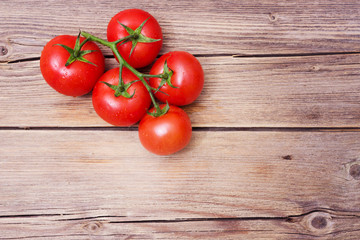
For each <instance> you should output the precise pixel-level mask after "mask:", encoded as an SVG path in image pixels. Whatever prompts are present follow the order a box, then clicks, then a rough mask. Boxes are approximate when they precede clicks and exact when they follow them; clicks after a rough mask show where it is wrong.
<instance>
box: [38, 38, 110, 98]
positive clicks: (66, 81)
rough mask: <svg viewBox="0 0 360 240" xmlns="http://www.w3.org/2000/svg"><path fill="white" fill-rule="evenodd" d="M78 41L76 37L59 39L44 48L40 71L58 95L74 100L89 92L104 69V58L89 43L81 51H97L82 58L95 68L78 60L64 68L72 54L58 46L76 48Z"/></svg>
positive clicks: (53, 40)
mask: <svg viewBox="0 0 360 240" xmlns="http://www.w3.org/2000/svg"><path fill="white" fill-rule="evenodd" d="M76 39H77V37H76V36H69V35H61V36H57V37H55V38H53V39H52V40H50V41H49V42H48V43H47V44H46V45H45V47H44V49H43V51H42V53H41V57H40V69H41V73H42V75H43V77H44V79H45V80H46V82H47V83H48V84H49V85H50V86H51V87H52V88H54V89H55V90H56V91H58V92H59V93H62V94H64V95H68V96H74V97H76V96H81V95H84V94H86V93H88V92H90V91H91V89H92V88H93V87H94V85H95V83H96V81H97V80H98V78H99V77H100V76H101V75H102V74H103V73H104V66H105V61H104V56H103V54H102V53H101V50H100V49H99V47H98V46H97V45H96V44H95V43H94V42H86V43H85V45H83V46H82V48H81V50H82V51H87V50H96V51H94V52H91V53H88V54H85V55H83V58H85V59H86V60H87V61H90V62H91V63H93V64H91V63H87V62H82V61H78V60H76V61H74V62H73V63H71V64H70V65H68V66H65V64H66V62H67V60H68V59H69V57H70V53H69V52H68V51H67V50H66V49H65V48H64V47H62V46H59V45H55V44H63V45H65V46H67V47H70V48H74V46H75V43H76ZM84 40H85V38H83V37H81V38H80V42H82V41H84ZM94 64H95V65H94Z"/></svg>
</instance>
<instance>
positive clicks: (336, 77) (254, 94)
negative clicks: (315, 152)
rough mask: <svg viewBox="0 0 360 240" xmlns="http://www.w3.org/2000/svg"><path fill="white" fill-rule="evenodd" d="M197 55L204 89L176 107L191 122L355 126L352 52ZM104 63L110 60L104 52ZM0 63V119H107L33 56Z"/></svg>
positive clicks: (23, 123)
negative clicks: (51, 80) (61, 90)
mask: <svg viewBox="0 0 360 240" xmlns="http://www.w3.org/2000/svg"><path fill="white" fill-rule="evenodd" d="M198 59H199V60H200V62H201V64H202V65H203V68H204V71H205V86H204V90H203V92H202V94H201V96H200V97H199V99H198V100H197V101H196V102H195V103H193V104H191V105H190V106H187V107H185V108H184V109H185V110H186V111H187V112H188V113H189V114H190V118H191V120H192V122H193V125H194V126H197V127H359V126H360V125H359V123H360V121H359V120H360V111H359V109H360V95H359V92H360V82H359V78H360V61H359V60H360V54H351V55H326V56H298V57H271V58H268V57H266V58H241V57H199V58H198ZM107 67H108V69H110V68H113V67H116V61H115V60H114V59H112V58H111V59H107ZM0 69H1V75H0V88H1V96H0V106H1V108H0V126H3V127H44V126H52V127H73V126H86V127H91V126H110V125H109V124H107V123H105V122H104V121H103V120H102V119H100V118H99V117H98V116H97V115H96V113H95V111H94V110H93V107H92V103H91V94H89V95H86V96H84V97H79V98H73V97H67V96H63V95H61V94H58V93H57V92H55V91H54V90H53V89H51V88H50V87H49V86H48V85H47V84H46V83H45V81H44V79H43V77H42V76H41V73H40V70H39V61H27V62H19V63H7V64H6V63H4V64H0ZM15 70H16V71H15ZM145 71H146V70H145ZM20 115H21V116H20Z"/></svg>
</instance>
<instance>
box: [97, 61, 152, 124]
mask: <svg viewBox="0 0 360 240" xmlns="http://www.w3.org/2000/svg"><path fill="white" fill-rule="evenodd" d="M122 77H123V81H124V83H125V84H127V83H129V82H131V81H135V80H137V79H138V78H137V77H136V76H135V75H134V74H133V73H132V72H131V71H130V70H129V69H127V68H125V67H124V68H123V70H122ZM101 81H103V82H107V83H109V84H112V85H118V83H119V68H114V69H111V70H109V71H107V72H106V73H104V75H102V76H101V78H100V79H99V81H98V82H97V83H96V85H95V87H94V89H93V93H92V102H93V106H94V109H95V111H96V113H97V114H98V115H99V116H100V117H101V118H102V119H103V120H105V121H106V122H108V123H110V124H112V125H115V126H122V127H125V126H131V125H133V124H135V123H137V122H138V121H139V120H140V119H141V118H142V117H143V116H144V115H145V113H146V111H147V109H148V108H149V107H150V104H151V98H150V95H149V92H148V91H147V90H146V88H145V86H144V85H143V84H142V83H141V82H135V83H133V84H132V85H131V86H130V87H129V88H128V90H127V92H128V93H129V94H130V95H132V94H133V93H134V91H135V94H134V96H132V97H131V98H125V97H123V96H119V97H116V96H115V91H114V90H113V89H111V88H110V87H109V86H107V85H105V84H104V83H103V82H101Z"/></svg>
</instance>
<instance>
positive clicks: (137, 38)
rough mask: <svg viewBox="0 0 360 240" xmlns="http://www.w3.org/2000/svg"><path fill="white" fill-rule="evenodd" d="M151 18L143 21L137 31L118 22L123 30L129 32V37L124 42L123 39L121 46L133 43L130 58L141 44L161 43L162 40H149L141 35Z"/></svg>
mask: <svg viewBox="0 0 360 240" xmlns="http://www.w3.org/2000/svg"><path fill="white" fill-rule="evenodd" d="M149 18H150V17H148V18H147V19H146V20H145V21H143V22H142V23H141V24H140V26H139V27H138V28H136V29H135V30H133V29H131V28H130V27H128V26H126V25H124V24H122V23H121V22H119V21H117V22H118V23H119V24H120V25H121V26H122V27H123V28H125V30H126V31H127V32H128V34H129V36H128V37H127V38H126V39H125V40H124V39H122V40H121V41H120V42H121V44H120V46H121V45H123V44H125V43H127V42H129V41H131V43H132V47H131V51H130V54H129V57H130V56H131V54H132V53H133V51H134V49H135V47H136V45H137V44H138V43H139V42H140V43H152V42H157V41H161V39H154V38H149V37H146V36H145V35H143V34H142V33H141V31H142V29H143V27H144V25H145V23H146V22H147V21H148V20H149Z"/></svg>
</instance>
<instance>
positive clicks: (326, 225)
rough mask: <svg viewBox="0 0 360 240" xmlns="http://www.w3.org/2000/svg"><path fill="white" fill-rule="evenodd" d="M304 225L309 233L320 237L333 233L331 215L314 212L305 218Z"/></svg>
mask: <svg viewBox="0 0 360 240" xmlns="http://www.w3.org/2000/svg"><path fill="white" fill-rule="evenodd" d="M302 225H303V226H304V227H305V229H306V230H307V231H309V232H311V233H312V234H315V235H319V236H320V235H324V234H328V233H331V232H332V230H333V225H334V223H333V221H332V218H331V215H330V214H329V213H327V212H313V213H310V214H308V215H306V216H305V217H304V218H303V220H302Z"/></svg>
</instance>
